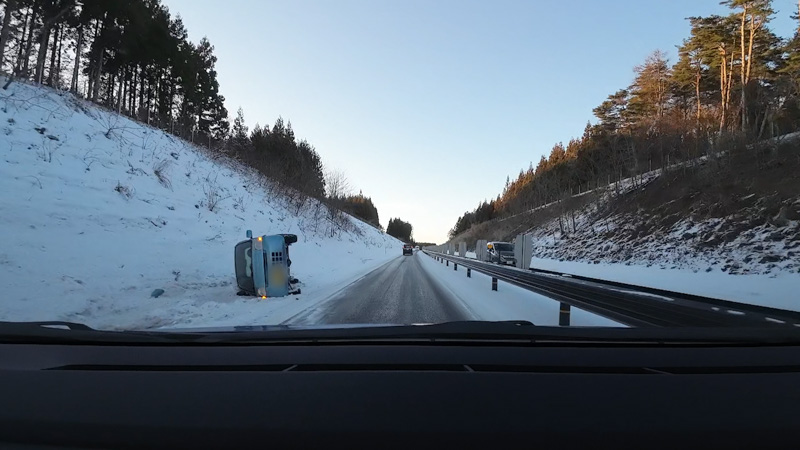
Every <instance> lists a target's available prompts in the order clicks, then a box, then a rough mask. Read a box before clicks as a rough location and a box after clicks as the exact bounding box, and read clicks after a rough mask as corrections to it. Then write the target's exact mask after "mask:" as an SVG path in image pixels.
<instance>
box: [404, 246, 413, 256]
mask: <svg viewBox="0 0 800 450" xmlns="http://www.w3.org/2000/svg"><path fill="white" fill-rule="evenodd" d="M413 254H414V247H413V246H412V245H411V244H403V256H405V255H413Z"/></svg>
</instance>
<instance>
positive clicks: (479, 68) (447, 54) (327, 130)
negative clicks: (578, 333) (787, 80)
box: [164, 0, 797, 243]
mask: <svg viewBox="0 0 800 450" xmlns="http://www.w3.org/2000/svg"><path fill="white" fill-rule="evenodd" d="M164 3H165V4H166V5H167V6H168V7H169V8H170V11H171V13H172V14H173V15H175V14H180V15H181V16H182V17H183V20H184V23H185V24H186V27H187V29H188V31H189V37H190V39H192V40H193V41H195V42H197V41H198V40H199V39H200V38H201V37H203V36H207V37H208V38H209V40H210V41H211V43H212V44H213V45H214V46H215V48H216V50H215V54H216V55H217V57H218V59H219V60H218V62H217V70H218V72H219V81H220V85H221V91H222V94H223V95H224V96H225V98H226V106H227V108H228V110H229V113H230V114H231V118H233V116H235V114H236V110H237V108H238V107H239V106H241V107H242V108H243V109H244V113H245V120H246V122H247V124H248V126H250V127H251V128H252V126H253V125H254V124H255V123H256V122H259V123H261V124H264V123H268V122H269V123H273V122H274V121H275V119H276V118H277V117H278V116H283V118H284V119H288V120H291V122H292V126H293V128H294V130H295V134H296V135H297V136H298V137H300V138H305V139H307V140H308V141H309V142H310V143H311V144H313V145H314V146H315V147H316V148H317V151H318V152H319V153H320V155H321V156H322V159H323V161H324V163H325V165H326V166H328V167H333V168H337V169H340V170H343V171H344V172H345V173H346V174H347V177H348V179H349V180H350V183H351V185H352V186H353V187H354V188H355V191H356V192H357V191H358V190H359V189H361V190H363V192H364V194H365V195H369V196H371V197H372V200H373V201H374V203H375V205H376V206H377V207H378V212H379V214H380V218H381V223H383V224H384V226H385V225H386V223H387V222H388V220H389V218H390V217H400V218H402V219H403V220H406V221H408V222H411V224H412V225H413V226H414V236H415V238H416V239H417V240H420V241H428V242H439V243H440V242H443V241H444V240H445V239H446V235H447V232H448V230H449V229H450V228H451V227H452V226H453V225H454V224H455V221H456V219H457V218H458V216H459V215H461V214H462V213H463V212H465V211H466V210H469V209H473V208H474V207H475V206H476V205H477V204H478V202H480V201H481V200H483V199H490V198H493V197H495V196H497V194H499V193H500V192H501V191H502V189H503V185H504V184H505V181H506V177H507V176H511V178H512V179H513V178H515V177H516V175H518V174H519V171H520V169H522V168H527V167H528V164H529V163H530V162H531V161H533V162H534V164H535V163H536V162H538V160H539V157H540V156H541V155H542V154H548V153H549V151H550V149H551V148H552V146H553V144H555V143H556V142H559V141H564V142H566V141H568V140H569V139H570V138H571V137H574V136H579V135H580V134H582V132H583V128H584V126H585V125H586V122H587V121H588V120H590V119H592V108H594V107H595V106H597V105H599V104H600V103H601V102H602V101H603V100H604V99H605V98H606V96H608V95H609V94H611V93H612V92H614V91H616V90H617V89H620V88H623V87H626V86H627V85H629V84H630V82H631V79H632V69H633V66H634V65H636V64H639V63H641V62H642V61H643V60H644V59H645V57H646V56H647V55H648V54H649V53H651V52H652V51H654V50H656V49H662V50H664V51H667V52H668V54H669V55H671V57H672V61H673V62H674V60H675V56H674V55H675V53H676V52H675V46H676V45H678V44H680V43H681V41H682V39H684V38H685V37H687V36H688V22H687V21H686V20H685V18H686V17H689V16H696V15H708V14H711V13H725V12H726V8H724V7H722V6H720V5H719V2H718V1H717V0H669V1H655V0H608V1H605V0H603V1H599V0H539V1H533V0H527V1H523V0H520V1H506V0H502V1H495V0H493V1H481V2H478V1H468V0H425V1H422V0H393V1H389V0H313V1H312V0H291V1H287V0H281V1H273V0H250V1H246V0H225V1H221V0H164ZM774 6H775V9H777V10H778V14H777V15H776V17H775V19H774V21H773V23H772V28H773V30H774V31H775V32H776V33H778V34H779V35H782V36H788V35H789V34H790V33H791V32H792V30H793V28H794V27H795V26H796V24H795V23H794V22H793V21H792V20H791V19H790V14H791V13H792V11H795V10H796V8H797V0H775V1H774Z"/></svg>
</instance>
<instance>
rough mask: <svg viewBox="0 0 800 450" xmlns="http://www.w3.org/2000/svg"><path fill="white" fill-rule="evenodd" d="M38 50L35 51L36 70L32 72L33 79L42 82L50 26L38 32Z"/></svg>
mask: <svg viewBox="0 0 800 450" xmlns="http://www.w3.org/2000/svg"><path fill="white" fill-rule="evenodd" d="M38 41H39V51H38V52H37V53H36V67H35V69H36V71H35V72H34V76H33V81H35V82H36V83H39V84H42V79H43V77H44V73H43V72H44V62H45V61H46V60H47V49H48V48H49V45H48V44H49V43H50V28H44V27H43V28H42V31H41V32H40V34H39V39H38Z"/></svg>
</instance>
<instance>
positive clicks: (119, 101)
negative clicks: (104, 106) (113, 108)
mask: <svg viewBox="0 0 800 450" xmlns="http://www.w3.org/2000/svg"><path fill="white" fill-rule="evenodd" d="M123 84H125V77H124V76H122V74H120V76H119V84H118V85H117V114H119V113H121V112H122V85H123Z"/></svg>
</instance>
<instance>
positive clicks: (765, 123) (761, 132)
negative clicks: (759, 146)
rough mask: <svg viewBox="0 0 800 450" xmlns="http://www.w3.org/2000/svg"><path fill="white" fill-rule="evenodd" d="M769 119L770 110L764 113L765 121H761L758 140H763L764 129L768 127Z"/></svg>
mask: <svg viewBox="0 0 800 450" xmlns="http://www.w3.org/2000/svg"><path fill="white" fill-rule="evenodd" d="M768 118H769V108H767V110H766V111H764V120H763V121H761V128H760V129H759V130H758V139H761V136H763V134H764V127H766V125H767V119H768Z"/></svg>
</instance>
